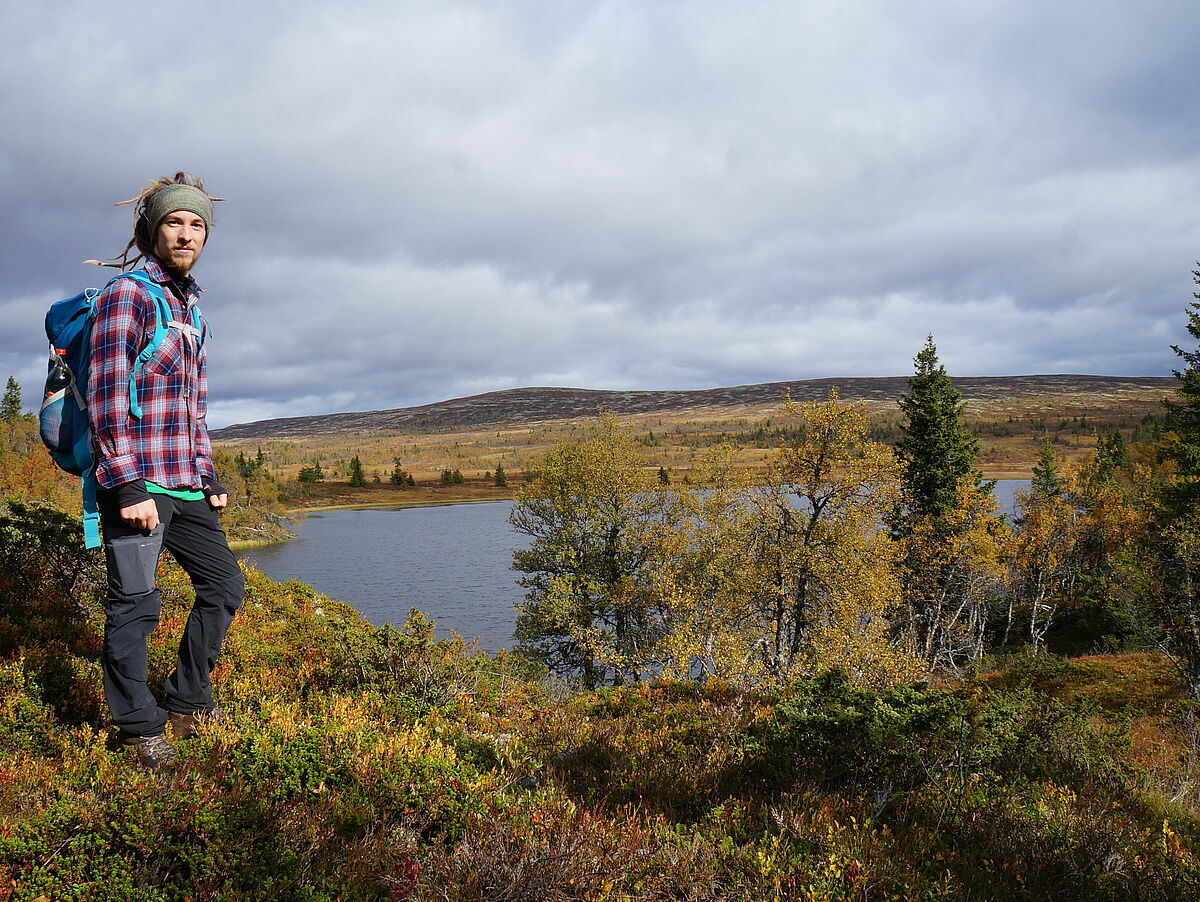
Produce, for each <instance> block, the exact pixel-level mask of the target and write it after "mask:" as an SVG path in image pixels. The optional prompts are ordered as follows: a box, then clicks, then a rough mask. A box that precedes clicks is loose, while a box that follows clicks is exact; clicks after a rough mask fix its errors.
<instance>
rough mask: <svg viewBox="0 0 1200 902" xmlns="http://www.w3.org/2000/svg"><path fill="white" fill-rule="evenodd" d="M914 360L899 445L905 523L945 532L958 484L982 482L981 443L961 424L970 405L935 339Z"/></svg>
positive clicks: (903, 404) (903, 403) (902, 403)
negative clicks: (923, 524)
mask: <svg viewBox="0 0 1200 902" xmlns="http://www.w3.org/2000/svg"><path fill="white" fill-rule="evenodd" d="M913 362H914V364H915V365H916V372H915V373H914V374H913V375H912V377H911V378H909V380H908V394H906V395H904V396H903V397H901V398H900V409H901V410H902V411H903V412H904V422H902V423H901V425H900V428H901V430H902V431H903V433H904V434H903V436H902V437H901V439H900V441H899V442H897V443H896V449H897V451H898V452H899V454H900V459H901V460H902V461H903V462H904V487H905V490H906V496H907V506H908V510H907V513H906V516H905V517H904V518H903V519H904V520H905V521H907V522H908V523H909V524H911V523H912V522H915V521H922V520H926V519H930V520H931V521H932V522H933V523H934V524H935V525H936V526H937V527H938V529H939V530H942V529H944V528H945V526H946V522H947V517H948V516H949V514H950V512H951V511H952V510H954V508H955V507H956V505H957V502H958V487H959V484H960V483H961V482H963V481H964V480H968V479H969V480H970V481H971V483H972V484H973V485H978V484H979V482H980V479H981V476H980V474H979V473H978V471H976V470H975V457H976V455H978V454H979V442H977V441H976V440H975V438H974V437H973V436H972V435H971V434H970V433H969V432H967V430H966V429H965V428H964V427H963V425H962V413H963V409H964V408H965V407H966V404H965V402H964V401H963V400H962V395H960V394H959V393H958V389H956V388H955V387H954V384H953V383H952V382H951V381H950V376H949V375H947V373H946V368H945V367H944V366H942V364H941V362H940V361H939V360H938V354H937V347H936V346H935V345H934V343H933V336H932V335H929V336H927V337H926V339H925V347H924V348H922V349H921V352H920V353H919V354H917V356H916V358H914V361H913ZM901 531H902V532H903V531H907V530H905V529H903V528H902V530H901Z"/></svg>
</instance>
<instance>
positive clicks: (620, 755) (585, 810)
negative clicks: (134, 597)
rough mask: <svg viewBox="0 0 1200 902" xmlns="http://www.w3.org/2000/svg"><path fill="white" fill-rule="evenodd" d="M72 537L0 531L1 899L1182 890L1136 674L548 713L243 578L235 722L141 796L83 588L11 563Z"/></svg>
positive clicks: (506, 668) (1140, 664)
mask: <svg viewBox="0 0 1200 902" xmlns="http://www.w3.org/2000/svg"><path fill="white" fill-rule="evenodd" d="M39 524H42V526H44V527H45V531H44V532H39V531H38V530H39V528H41V527H39ZM55 524H57V526H56V525H55ZM68 528H69V525H68V526H65V525H64V524H63V523H62V522H61V521H59V520H57V519H56V516H55V515H54V514H53V513H51V512H49V511H46V510H39V509H36V508H28V507H26V508H20V507H18V509H16V510H13V509H10V510H9V511H8V512H7V513H6V515H5V516H4V518H3V522H2V523H0V529H3V530H5V536H6V538H7V539H9V540H10V541H8V542H6V544H5V548H6V549H7V551H6V555H7V557H6V560H5V562H4V563H5V564H6V567H5V569H4V570H3V572H4V574H5V580H4V582H3V583H2V584H0V586H2V588H3V592H4V595H3V609H2V614H0V643H2V644H0V899H13V900H29V902H32V900H38V899H55V900H58V899H78V900H84V899H88V900H109V899H112V900H134V899H137V900H151V899H153V900H157V899H189V898H190V899H193V900H202V899H213V900H215V899H263V898H272V899H298V900H299V899H304V900H319V899H321V900H323V899H329V900H333V899H380V900H384V899H390V900H400V899H453V900H485V899H486V900H492V899H513V900H517V899H520V900H535V899H537V900H544V899H594V900H599V899H613V900H616V899H627V900H634V899H695V900H701V899H741V900H760V899H814V900H815V899H885V898H893V899H908V898H931V899H933V898H937V899H943V898H945V899H1029V898H1056V899H1114V900H1116V899H1127V898H1147V899H1185V898H1192V897H1194V896H1195V894H1196V893H1197V892H1200V861H1198V860H1197V858H1196V854H1197V851H1198V850H1200V818H1198V812H1197V806H1198V803H1200V800H1198V799H1197V798H1196V794H1195V791H1194V790H1193V789H1192V788H1191V787H1192V786H1193V785H1194V780H1195V764H1196V757H1197V755H1196V751H1197V745H1196V737H1197V732H1198V731H1197V730H1196V727H1195V717H1194V713H1193V708H1192V706H1191V703H1190V702H1188V701H1187V700H1186V690H1185V689H1184V687H1183V686H1182V684H1181V683H1180V682H1179V680H1178V678H1177V677H1174V676H1173V674H1172V671H1171V670H1170V668H1169V666H1168V665H1166V664H1165V663H1164V662H1163V661H1162V659H1160V658H1153V657H1149V656H1146V655H1144V654H1143V655H1141V656H1140V657H1139V656H1131V655H1124V656H1123V655H1106V656H1092V657H1091V658H1088V659H1082V660H1081V662H1079V663H1073V662H1069V661H1064V660H1060V659H1053V658H1048V657H1046V656H1042V657H1039V658H1038V659H1032V658H1030V659H1027V660H1026V659H1022V660H1021V662H1020V663H1019V666H1015V667H1009V668H1006V669H1003V670H996V671H993V672H990V673H989V674H988V675H986V676H981V677H977V678H974V679H971V680H968V681H966V682H964V683H961V684H956V685H953V686H945V687H938V686H930V685H926V684H913V685H901V686H895V687H892V688H890V689H882V690H877V689H868V688H863V687H859V686H855V685H853V684H852V683H851V682H850V681H849V680H848V679H847V678H846V676H845V675H844V674H843V673H841V672H840V671H837V670H830V671H826V672H824V673H822V674H821V675H820V676H818V677H817V678H815V679H809V680H800V681H796V682H793V683H791V684H789V685H788V686H786V687H784V688H782V689H779V690H772V691H769V692H768V691H747V690H744V689H739V688H735V687H734V686H732V685H730V684H727V683H723V682H721V681H719V680H716V679H713V680H709V681H707V682H706V683H704V684H703V685H697V684H696V683H694V682H686V681H681V682H657V683H655V682H644V683H641V684H639V685H631V686H625V687H617V688H612V687H609V688H603V689H598V690H594V691H574V690H570V689H569V687H566V686H564V685H563V684H562V683H561V682H560V681H556V680H553V679H551V678H549V677H548V676H547V675H546V674H545V673H541V672H539V671H537V670H536V669H535V668H534V667H533V666H532V665H530V664H529V663H528V662H525V661H522V660H521V659H519V658H516V657H512V656H505V655H502V656H498V657H492V656H488V655H484V654H482V653H479V652H477V651H475V650H473V649H472V648H471V647H470V645H468V644H466V643H463V642H462V641H461V640H455V639H452V640H437V639H435V638H434V635H433V631H432V624H431V623H430V622H429V620H428V619H427V618H425V617H424V616H423V615H420V614H419V613H414V615H413V616H412V617H411V618H410V620H409V621H408V623H407V624H405V625H404V626H403V627H402V628H396V627H383V628H375V627H372V626H370V625H369V624H367V623H365V622H364V621H362V620H361V619H360V618H359V617H358V616H357V615H356V614H355V612H354V611H353V610H352V609H351V608H350V607H349V606H347V605H344V604H341V603H338V602H334V601H331V600H329V599H326V598H324V597H322V596H320V595H318V594H316V593H314V592H313V591H312V590H311V589H310V588H308V587H306V586H303V585H300V584H297V583H284V584H279V583H274V582H271V581H270V580H268V579H266V578H265V577H263V576H262V575H261V574H259V573H257V572H255V571H253V570H251V571H249V572H248V573H247V580H248V592H247V600H246V603H245V606H244V608H243V610H242V611H241V612H240V614H239V616H238V618H237V620H236V621H235V625H234V627H233V629H232V630H231V631H230V635H229V639H228V643H227V646H226V649H225V653H224V655H223V659H222V662H221V664H220V667H219V669H218V672H217V673H216V675H215V679H216V682H217V686H218V693H219V695H220V698H221V700H222V703H223V704H224V705H225V706H226V707H227V708H229V709H230V710H231V711H232V712H233V715H234V716H233V722H232V724H230V725H228V726H213V727H211V728H209V729H207V730H205V731H202V732H201V733H200V734H199V735H198V736H196V737H195V738H193V739H190V740H187V741H185V742H182V743H180V744H179V747H180V751H181V755H180V759H179V760H178V761H177V762H176V763H174V764H173V765H171V766H170V767H169V768H167V769H164V770H163V771H160V772H147V771H142V770H139V769H137V768H134V767H133V766H132V765H131V764H130V763H129V762H128V761H127V760H126V758H125V757H124V756H123V755H122V753H121V752H120V751H119V750H116V749H114V748H113V747H112V746H111V742H110V740H109V738H108V733H109V731H108V730H107V724H106V722H105V714H104V708H103V703H102V698H101V695H100V672H99V665H98V659H99V638H100V636H99V632H98V631H99V629H100V617H99V608H98V606H97V601H96V597H97V596H96V592H97V591H98V588H99V587H98V584H97V581H96V573H95V569H94V566H93V567H92V569H90V570H89V569H88V567H87V566H86V565H85V564H80V563H79V562H75V563H74V564H72V563H71V562H70V561H60V562H59V563H58V564H55V563H53V561H52V560H51V559H50V558H49V557H47V556H45V555H37V554H32V553H29V552H30V550H31V549H33V548H35V547H37V546H38V545H39V544H40V543H44V542H47V541H51V540H52V538H53V537H54V536H57V535H59V533H57V532H55V530H56V529H68ZM14 549H15V551H14ZM21 549H24V550H25V554H24V556H23V557H22V556H21ZM22 561H23V563H22ZM18 577H19V578H18ZM160 584H161V586H162V592H163V597H164V611H163V617H162V622H161V624H160V628H159V630H158V631H157V632H156V633H155V634H154V636H153V638H152V642H151V671H152V679H153V680H161V678H162V677H163V676H165V670H166V668H168V667H169V666H170V661H171V657H172V653H173V643H174V641H176V640H177V637H178V633H179V631H180V629H181V628H182V617H183V616H184V614H185V612H186V611H187V610H188V607H189V605H190V596H189V592H190V589H189V587H188V583H187V580H186V578H185V577H184V576H183V575H182V573H181V572H180V571H179V570H178V568H177V567H176V566H175V565H174V564H173V563H172V562H170V561H169V559H168V560H166V561H164V563H163V566H162V568H161V572H160ZM35 585H36V586H38V587H39V589H38V591H37V592H36V593H34V594H32V595H30V594H26V593H27V592H28V591H29V589H30V588H31V587H32V586H35ZM72 599H74V601H72ZM18 601H19V603H18ZM1114 691H1115V694H1114ZM1150 737H1153V741H1150Z"/></svg>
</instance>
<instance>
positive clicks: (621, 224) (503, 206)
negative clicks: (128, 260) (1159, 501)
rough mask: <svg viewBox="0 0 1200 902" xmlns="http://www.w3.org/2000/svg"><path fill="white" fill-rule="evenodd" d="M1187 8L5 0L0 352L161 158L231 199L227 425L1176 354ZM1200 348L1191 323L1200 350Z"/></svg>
mask: <svg viewBox="0 0 1200 902" xmlns="http://www.w3.org/2000/svg"><path fill="white" fill-rule="evenodd" d="M1198 51H1200V16H1197V15H1196V11H1195V6H1194V3H1193V2H1186V0H1178V2H1173V0H1165V2H1155V0H1148V2H1145V3H1131V2H1126V0H1121V2H1112V0H1090V2H1086V3H1084V2H1078V0H1056V2H1053V3H1046V2H1045V0H1038V2H1026V0H944V2H926V0H909V2H905V3H896V2H894V0H861V2H856V0H830V2H825V0H812V2H781V0H777V2H759V0H739V2H736V3H730V2H726V0H718V2H709V0H692V2H674V0H640V2H632V0H621V2H602V0H596V2H588V0H554V2H552V3H547V2H540V3H535V2H520V0H486V2H462V0H437V2H404V0H390V2H364V0H343V2H340V3H338V4H329V3H318V2H313V0H292V2H288V3H281V2H274V0H264V2H257V3H245V2H238V3H233V2H228V0H213V2H210V3H207V4H195V5H190V6H189V5H182V6H167V5H163V4H147V3H131V2H109V3H105V4H99V3H94V2H90V3H89V2H82V0H60V2H55V3H52V4H50V3H45V2H42V0H37V2H28V0H5V2H4V3H3V4H0V205H2V207H0V209H2V211H3V213H2V215H0V379H3V378H5V377H7V376H10V375H11V376H14V377H16V378H17V379H18V380H19V381H20V382H21V384H22V386H23V388H24V392H25V403H26V405H27V406H32V405H33V404H34V403H35V401H36V398H37V396H38V393H39V392H40V387H41V381H42V379H43V378H44V374H45V359H46V341H45V338H44V334H43V332H42V318H43V316H44V313H45V309H46V307H47V306H48V305H49V304H50V303H51V302H53V301H55V300H58V299H60V298H63V297H67V296H69V295H72V294H75V293H76V292H77V291H79V290H80V289H81V288H83V287H87V286H91V285H97V284H102V283H103V281H104V279H105V278H106V277H107V275H106V273H110V271H105V270H100V269H98V268H97V267H95V266H88V265H84V264H83V263H82V262H81V261H83V260H85V259H88V258H96V257H110V256H112V255H114V254H117V253H118V252H119V251H120V250H121V249H122V248H123V247H124V245H125V242H126V240H127V239H128V236H129V230H130V226H131V218H130V217H131V214H130V209H131V208H130V207H114V206H112V204H113V203H115V202H117V201H121V200H125V199H128V198H130V197H133V196H135V195H136V194H137V192H138V191H139V190H140V188H141V186H142V185H143V184H144V183H145V182H146V181H147V180H148V179H150V178H153V177H156V176H161V175H169V174H172V173H174V172H175V171H176V170H179V169H183V170H187V171H190V172H193V173H196V174H198V175H201V176H203V177H204V179H205V180H206V183H207V187H208V190H209V191H210V193H212V194H214V195H216V196H219V197H223V198H226V200H225V201H223V202H221V203H219V204H217V214H216V222H215V223H214V226H213V230H212V233H211V236H210V238H209V242H208V245H207V246H206V248H205V251H204V254H203V256H202V258H201V259H200V261H199V263H198V264H197V265H196V268H195V271H194V274H195V275H196V277H197V280H198V281H199V283H200V284H201V285H202V286H203V287H204V288H205V294H204V298H203V305H202V306H203V309H204V312H205V314H206V316H207V318H208V320H209V322H210V324H211V328H212V332H211V340H210V342H209V345H208V353H209V361H208V367H209V390H210V414H209V423H210V425H211V426H213V427H219V426H223V425H228V424H230V423H235V422H248V421H252V420H259V419H265V418H271V417H280V416H299V415H306V414H316V413H331V412H339V411H351V410H374V409H385V408H392V407H402V406H410V405H416V404H425V403H431V402H434V401H439V400H445V399H448V398H455V397H462V396H466V395H472V394H477V393H480V392H485V391H493V390H499V389H507V388H517V387H524V386H572V387H581V388H597V389H693V388H712V387H718V386H727V385H741V384H751V383H759V382H772V381H782V380H791V379H808V378H824V377H837V376H894V375H903V374H906V373H911V372H912V368H913V357H914V356H915V355H916V353H917V352H918V351H919V350H920V348H921V346H922V344H923V343H924V340H925V336H926V335H927V334H930V333H931V334H932V335H933V336H934V341H935V342H936V344H937V347H938V351H939V354H940V356H941V359H942V361H943V363H944V364H945V365H946V367H947V369H948V371H949V372H950V374H951V375H952V376H955V375H959V376H968V375H1015V374H1034V373H1087V374H1108V375H1131V376H1140V375H1169V374H1170V372H1171V369H1172V367H1173V366H1175V365H1176V358H1175V356H1174V355H1173V354H1172V353H1171V350H1170V346H1171V345H1172V344H1182V345H1184V346H1188V347H1190V346H1191V345H1194V340H1192V339H1190V337H1189V336H1188V334H1187V332H1186V323H1187V316H1186V311H1187V309H1188V305H1189V303H1190V302H1191V301H1192V291H1194V290H1196V286H1195V285H1194V284H1193V282H1192V275H1191V270H1192V269H1194V268H1196V263H1195V261H1196V260H1197V258H1198V257H1200V204H1198V203H1197V198H1198V196H1200V191H1198V189H1200V90H1197V89H1198V88H1200V53H1198ZM1189 343H1190V344H1189Z"/></svg>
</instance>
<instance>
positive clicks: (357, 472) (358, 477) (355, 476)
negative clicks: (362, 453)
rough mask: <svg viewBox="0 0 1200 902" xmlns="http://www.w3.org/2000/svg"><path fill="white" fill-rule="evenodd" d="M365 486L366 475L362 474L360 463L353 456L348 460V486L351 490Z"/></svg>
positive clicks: (355, 456) (356, 456) (356, 457)
mask: <svg viewBox="0 0 1200 902" xmlns="http://www.w3.org/2000/svg"><path fill="white" fill-rule="evenodd" d="M366 484H367V477H366V474H365V473H363V465H362V461H361V460H359V458H358V455H357V454H355V455H354V456H353V457H352V458H350V485H351V486H352V487H353V488H362V487H363V486H365V485H366Z"/></svg>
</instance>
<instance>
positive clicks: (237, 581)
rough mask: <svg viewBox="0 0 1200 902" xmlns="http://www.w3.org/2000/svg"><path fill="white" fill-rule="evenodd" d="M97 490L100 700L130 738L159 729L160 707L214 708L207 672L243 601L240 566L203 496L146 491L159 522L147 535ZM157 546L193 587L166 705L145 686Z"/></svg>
mask: <svg viewBox="0 0 1200 902" xmlns="http://www.w3.org/2000/svg"><path fill="white" fill-rule="evenodd" d="M97 495H98V499H97V503H98V507H99V508H100V524H101V526H102V528H103V530H104V554H105V561H106V563H107V564H108V599H107V601H106V603H105V613H106V618H105V623H104V697H105V699H106V700H107V701H108V707H109V710H110V711H111V712H112V720H113V724H114V725H116V726H118V727H120V728H121V729H122V730H125V731H126V732H128V733H132V734H134V735H136V736H154V735H156V734H158V733H161V732H163V730H164V729H165V728H166V723H167V711H178V712H181V713H189V712H192V711H206V710H208V709H210V708H212V707H213V698H212V684H211V683H210V682H209V677H210V675H211V674H212V669H213V667H214V665H215V664H216V663H217V656H218V655H219V654H220V653H221V643H222V642H223V641H224V639H225V632H226V630H228V629H229V624H230V623H231V622H232V621H233V615H234V614H235V613H236V612H237V609H238V608H239V607H240V606H241V603H242V595H243V592H244V589H245V585H244V581H243V578H242V571H241V569H240V568H239V567H238V563H237V559H236V558H234V556H233V552H232V551H230V550H229V541H228V540H227V539H226V538H225V531H224V530H223V529H221V525H220V523H219V522H218V521H217V512H216V511H214V510H213V509H212V507H210V506H209V503H208V501H207V500H203V501H180V500H178V499H176V498H171V497H169V496H167V495H154V496H152V497H153V498H154V503H155V504H156V505H157V507H158V518H159V521H160V522H159V524H158V526H157V527H155V528H154V530H153V531H152V532H147V531H146V530H141V529H136V528H134V527H132V526H130V525H129V524H127V523H126V522H125V521H124V520H122V519H121V514H120V511H119V509H118V508H117V499H116V496H115V495H114V494H113V493H111V492H98V493H97ZM163 548H166V549H167V550H168V551H170V552H171V554H172V555H174V557H175V560H177V561H178V562H179V564H180V566H181V567H183V569H184V570H185V571H186V572H187V574H188V576H190V577H191V580H192V585H193V586H194V587H195V589H196V603H195V604H194V605H193V606H192V612H191V614H190V615H189V616H188V619H187V624H186V626H184V629H183V639H182V640H181V641H180V643H179V656H178V659H177V660H176V663H175V671H174V672H173V673H172V674H171V675H170V676H169V677H168V678H167V681H166V683H165V684H164V687H163V688H164V689H165V692H166V695H165V699H164V702H163V704H164V705H165V708H166V710H164V709H163V708H162V707H159V705H158V703H157V701H156V700H155V698H154V695H153V694H152V693H151V692H150V689H149V687H148V686H147V685H146V639H147V637H148V636H149V635H150V633H152V632H153V631H154V628H155V627H156V626H158V618H159V613H160V611H161V608H162V601H161V599H160V598H159V594H158V588H157V586H156V585H155V578H154V574H155V570H156V568H157V565H158V555H159V553H160V552H161V551H162V549H163Z"/></svg>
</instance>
